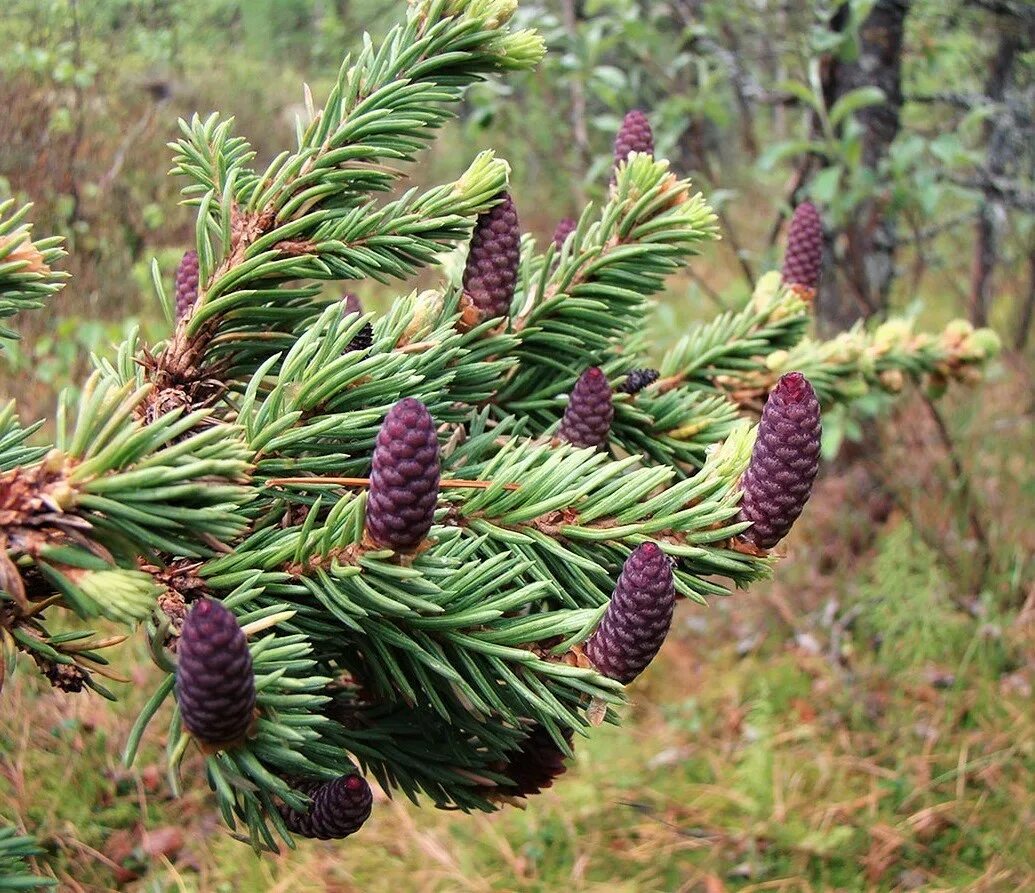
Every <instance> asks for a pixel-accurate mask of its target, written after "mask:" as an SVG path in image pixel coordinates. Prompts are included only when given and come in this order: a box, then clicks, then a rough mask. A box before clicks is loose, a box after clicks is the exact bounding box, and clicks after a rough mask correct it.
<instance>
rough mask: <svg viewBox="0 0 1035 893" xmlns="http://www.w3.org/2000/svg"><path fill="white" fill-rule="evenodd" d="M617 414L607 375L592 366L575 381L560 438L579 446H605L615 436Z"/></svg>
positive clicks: (563, 419) (558, 435)
mask: <svg viewBox="0 0 1035 893" xmlns="http://www.w3.org/2000/svg"><path fill="white" fill-rule="evenodd" d="M614 415H615V408H614V402H613V399H612V396H611V385H610V383H609V382H608V380H607V376H606V375H604V373H603V372H602V371H601V370H600V369H598V368H597V367H596V366H591V367H590V368H589V369H587V370H586V371H585V372H583V373H582V375H580V376H579V380H578V381H577V382H575V388H574V390H572V392H571V396H570V397H569V398H568V406H567V408H566V409H565V410H564V416H563V417H562V418H561V426H560V427H559V428H558V429H557V437H558V438H559V439H560V440H564V441H567V442H568V443H570V444H572V445H573V446H577V447H598V446H602V445H603V444H605V443H607V440H608V436H609V435H610V433H611V421H612V419H613V418H614Z"/></svg>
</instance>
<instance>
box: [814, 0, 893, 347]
mask: <svg viewBox="0 0 1035 893" xmlns="http://www.w3.org/2000/svg"><path fill="white" fill-rule="evenodd" d="M911 2H912V0H877V2H876V3H875V5H874V7H873V9H872V10H871V11H870V14H869V15H868V16H867V17H866V20H865V21H864V22H863V23H862V26H861V27H860V29H859V55H858V58H856V59H854V60H852V61H843V60H840V59H831V60H828V62H827V64H826V65H825V66H824V70H823V92H824V97H825V99H826V102H827V106H828V107H830V106H831V105H833V103H835V102H836V101H837V100H838V99H839V98H841V97H842V96H844V95H845V94H846V93H849V92H850V91H852V90H855V89H857V88H859V87H867V86H873V87H879V88H880V89H881V90H883V92H884V97H885V98H884V101H883V102H882V103H879V104H878V105H873V106H869V107H867V108H864V109H861V110H860V111H858V112H856V114H855V118H856V120H857V121H858V123H859V124H860V125H861V128H862V158H861V164H862V165H863V166H864V167H866V168H868V169H869V170H871V171H876V170H877V169H878V167H879V166H880V164H881V162H882V161H883V159H884V158H885V157H886V156H887V154H888V149H889V148H890V146H891V143H892V141H893V140H894V139H895V136H896V135H897V134H898V130H899V124H900V118H901V111H902V40H903V36H904V31H905V23H906V16H907V15H908V13H909V9H910V6H911ZM832 24H833V27H834V29H835V30H841V29H843V28H845V27H847V24H848V5H847V4H846V5H844V6H842V7H841V8H840V10H839V11H838V13H837V14H836V15H835V18H834V21H833V23H832ZM835 236H836V234H835ZM843 236H844V240H843V241H844V249H845V250H844V257H843V259H842V261H843V262H842V264H841V269H840V270H838V271H829V273H828V275H826V276H825V277H824V281H823V283H822V288H821V289H820V293H819V296H818V298H817V302H816V303H817V307H816V312H817V317H818V319H819V322H820V326H821V327H822V328H824V329H826V330H828V331H839V330H841V329H844V328H846V327H847V326H850V325H851V324H852V323H854V322H855V321H856V320H858V319H860V318H863V317H866V316H869V315H871V314H874V313H879V312H880V311H881V310H883V309H884V307H885V306H886V305H887V300H888V293H889V292H890V290H891V283H892V280H893V278H894V273H895V222H894V220H893V219H892V218H891V217H889V216H888V214H887V209H886V207H885V198H884V196H883V195H881V194H880V193H877V194H875V195H873V196H871V197H870V198H868V199H866V200H865V201H863V202H862V203H861V204H860V205H859V206H858V207H857V208H856V210H855V213H854V214H853V218H852V220H851V221H850V222H849V223H848V225H847V226H846V227H845V230H844V233H843ZM831 247H833V246H831ZM837 273H839V274H840V275H836V274H837Z"/></svg>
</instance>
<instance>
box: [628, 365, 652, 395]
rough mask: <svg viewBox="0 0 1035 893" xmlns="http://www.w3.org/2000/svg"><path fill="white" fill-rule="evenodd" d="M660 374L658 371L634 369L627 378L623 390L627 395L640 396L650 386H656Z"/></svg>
mask: <svg viewBox="0 0 1035 893" xmlns="http://www.w3.org/2000/svg"><path fill="white" fill-rule="evenodd" d="M659 374H660V373H659V372H658V370H657V369H633V371H632V372H630V373H629V374H628V375H627V376H625V382H624V384H623V385H622V390H623V391H624V392H625V393H626V394H638V393H639V392H640V391H642V390H643V389H644V388H645V387H647V386H648V385H652V384H654V382H656V381H657V380H658V375H659Z"/></svg>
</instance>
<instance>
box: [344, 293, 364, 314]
mask: <svg viewBox="0 0 1035 893" xmlns="http://www.w3.org/2000/svg"><path fill="white" fill-rule="evenodd" d="M341 302H342V303H343V304H344V305H345V312H346V313H362V312H363V305H362V304H361V303H360V301H359V297H358V296H357V295H354V294H353V293H352V292H350V291H347V292H345V294H344V295H342V298H341Z"/></svg>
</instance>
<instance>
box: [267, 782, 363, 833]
mask: <svg viewBox="0 0 1035 893" xmlns="http://www.w3.org/2000/svg"><path fill="white" fill-rule="evenodd" d="M294 787H295V788H296V790H300V791H301V792H302V793H304V794H306V795H307V796H308V797H309V798H310V800H311V801H312V802H311V803H310V806H309V809H308V810H307V811H306V812H304V813H303V812H295V810H293V809H289V808H288V807H287V806H285V805H283V804H282V805H281V807H280V814H281V815H282V816H283V818H284V824H285V825H287V828H288V830H289V831H290V832H291V833H292V834H298V835H300V836H302V837H313V838H316V839H318V840H340V839H341V838H343V837H348V836H349V835H350V834H355V833H356V832H357V831H358V830H359V829H360V828H362V827H363V824H364V823H365V822H366V820H367V819H368V818H370V810H371V807H372V805H373V802H374V797H373V794H372V793H371V790H370V785H369V784H367V781H366V779H365V778H363V776H361V775H355V774H353V775H342V776H341V777H340V778H336V779H334V781H325V782H318V781H316V782H314V781H305V782H296V783H295V784H294Z"/></svg>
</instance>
